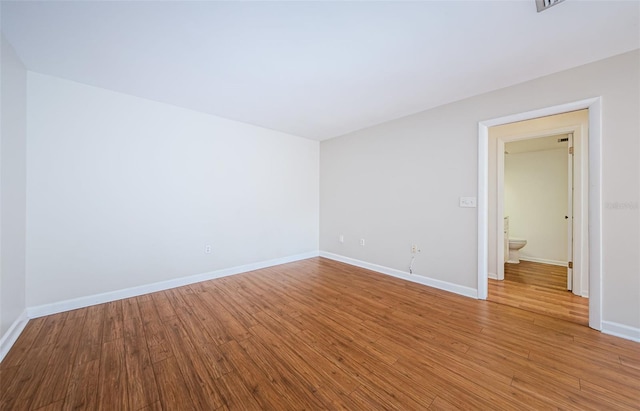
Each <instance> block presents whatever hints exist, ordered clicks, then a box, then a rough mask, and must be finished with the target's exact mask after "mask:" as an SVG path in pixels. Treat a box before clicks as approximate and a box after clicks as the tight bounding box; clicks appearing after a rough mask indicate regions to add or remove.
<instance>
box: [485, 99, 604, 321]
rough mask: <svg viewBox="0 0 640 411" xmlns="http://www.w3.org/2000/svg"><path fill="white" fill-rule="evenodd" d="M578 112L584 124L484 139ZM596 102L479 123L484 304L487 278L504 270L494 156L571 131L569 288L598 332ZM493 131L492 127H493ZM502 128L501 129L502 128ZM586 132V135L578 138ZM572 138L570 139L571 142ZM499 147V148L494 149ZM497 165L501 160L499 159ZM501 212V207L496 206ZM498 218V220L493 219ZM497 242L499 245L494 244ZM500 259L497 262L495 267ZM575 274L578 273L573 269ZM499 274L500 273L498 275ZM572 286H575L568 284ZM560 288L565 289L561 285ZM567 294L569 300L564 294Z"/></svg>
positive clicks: (598, 134)
mask: <svg viewBox="0 0 640 411" xmlns="http://www.w3.org/2000/svg"><path fill="white" fill-rule="evenodd" d="M582 109H588V111H584V115H585V116H586V117H585V120H584V123H581V122H580V121H578V122H575V121H574V122H573V123H571V124H568V125H567V124H564V125H560V126H558V125H554V126H547V127H542V128H541V129H538V130H534V131H531V130H529V131H527V132H523V131H522V130H520V132H519V133H513V130H511V131H510V132H509V133H507V134H505V135H503V136H501V137H502V138H503V140H501V138H500V137H497V136H495V135H492V136H491V138H490V136H489V134H490V129H491V130H493V129H494V127H495V126H509V125H516V124H518V123H519V122H520V123H525V121H524V120H531V121H532V122H536V121H545V120H544V118H550V117H554V116H555V115H561V116H563V115H564V116H570V115H571V114H572V113H577V112H579V111H580V110H582ZM600 119H601V102H600V99H599V98H594V99H589V100H583V101H578V102H574V103H567V104H563V105H560V106H555V107H548V108H545V109H540V110H535V111H532V112H527V113H519V114H513V115H509V116H505V117H500V118H494V119H491V120H486V121H482V122H480V123H479V134H478V136H479V155H478V171H479V178H478V244H479V248H478V298H481V299H486V298H487V296H488V286H489V284H488V283H489V281H488V280H489V277H493V278H497V277H498V275H499V271H500V269H501V267H502V270H503V269H504V265H503V262H504V241H503V236H504V235H503V232H504V228H503V221H502V217H503V216H504V214H503V213H504V210H503V209H501V210H498V207H499V201H498V196H497V180H498V176H497V168H498V162H499V161H500V157H499V156H497V152H500V154H503V153H504V143H505V141H504V138H507V137H508V136H509V135H510V136H515V137H517V138H515V139H516V140H517V139H527V138H533V137H537V136H542V135H546V136H551V135H553V134H561V133H567V134H568V133H570V132H572V131H575V130H577V131H578V132H580V133H581V135H580V136H578V139H577V145H575V144H574V150H577V151H579V152H580V159H578V160H577V163H576V166H575V167H574V170H575V171H576V172H577V173H579V174H578V175H574V179H575V180H576V181H577V189H578V190H579V193H578V194H576V195H577V196H578V198H579V202H578V203H577V205H574V208H573V209H574V211H575V215H574V221H575V222H576V224H574V239H576V241H574V251H575V250H576V249H577V250H578V255H576V254H575V253H574V256H573V261H572V263H573V267H574V269H576V265H578V266H579V267H577V268H579V272H580V273H581V274H580V275H579V276H578V277H576V276H574V277H575V278H577V280H578V281H579V282H580V284H578V285H577V286H574V287H572V288H573V293H575V294H577V295H581V296H583V297H588V307H589V326H590V327H592V328H595V329H601V327H602V324H601V321H602V308H601V283H600V282H601V266H600V264H601V257H602V256H601V253H602V243H601V241H602V239H601V231H600V224H601V221H600V206H601V187H600V167H601V164H600V147H601V120H600ZM581 124H582V125H581ZM495 128H497V127H495ZM505 128H507V127H505ZM583 129H588V131H589V132H588V133H587V132H584V133H582V131H583ZM576 134H577V133H575V134H574V137H575V135H576ZM574 143H575V142H574ZM501 144H502V147H500V145H501ZM501 161H503V160H501ZM502 207H504V205H502ZM498 216H500V218H498ZM498 240H500V241H499V242H498ZM498 260H500V263H498ZM576 271H578V270H576ZM502 275H504V271H503V272H502ZM573 284H575V282H573ZM565 286H566V284H565ZM567 295H573V294H572V293H567Z"/></svg>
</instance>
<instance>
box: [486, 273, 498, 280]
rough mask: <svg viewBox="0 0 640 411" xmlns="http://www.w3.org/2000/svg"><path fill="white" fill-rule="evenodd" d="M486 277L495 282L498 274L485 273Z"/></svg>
mask: <svg viewBox="0 0 640 411" xmlns="http://www.w3.org/2000/svg"><path fill="white" fill-rule="evenodd" d="M487 276H488V277H489V278H490V279H492V280H497V279H498V274H496V273H487Z"/></svg>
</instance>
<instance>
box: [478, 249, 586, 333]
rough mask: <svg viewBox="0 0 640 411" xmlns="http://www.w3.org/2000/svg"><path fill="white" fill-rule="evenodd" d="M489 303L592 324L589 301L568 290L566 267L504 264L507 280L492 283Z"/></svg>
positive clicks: (521, 263) (528, 262)
mask: <svg viewBox="0 0 640 411" xmlns="http://www.w3.org/2000/svg"><path fill="white" fill-rule="evenodd" d="M488 299H489V301H495V302H497V303H500V304H506V305H510V306H512V307H516V308H522V309H523V310H527V311H532V312H536V313H540V314H545V315H548V316H551V317H554V318H560V319H562V320H567V321H571V322H575V323H578V324H582V325H585V326H587V325H589V299H587V298H583V297H579V296H577V295H575V294H573V293H572V292H570V291H567V268H566V267H561V266H557V265H550V264H541V263H534V262H530V261H520V264H505V266H504V281H497V280H489V296H488Z"/></svg>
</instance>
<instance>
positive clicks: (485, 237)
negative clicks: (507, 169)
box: [477, 122, 497, 300]
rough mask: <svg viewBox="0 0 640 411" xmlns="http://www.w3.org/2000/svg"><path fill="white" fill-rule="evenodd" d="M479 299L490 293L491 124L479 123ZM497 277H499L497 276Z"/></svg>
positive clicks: (484, 298)
mask: <svg viewBox="0 0 640 411" xmlns="http://www.w3.org/2000/svg"><path fill="white" fill-rule="evenodd" d="M477 206H478V299H480V300H486V299H487V295H488V294H489V273H488V271H489V124H485V123H482V122H481V123H478V203H477ZM496 278H497V277H496Z"/></svg>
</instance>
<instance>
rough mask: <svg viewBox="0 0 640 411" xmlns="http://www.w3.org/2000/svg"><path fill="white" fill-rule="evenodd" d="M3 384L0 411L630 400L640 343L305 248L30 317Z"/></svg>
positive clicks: (4, 366) (637, 378) (635, 393)
mask: <svg viewBox="0 0 640 411" xmlns="http://www.w3.org/2000/svg"><path fill="white" fill-rule="evenodd" d="M524 267H526V264H525V265H523V266H522V267H520V269H521V271H524V270H523V268H524ZM520 275H523V273H522V272H521V273H520ZM525 277H526V276H525ZM527 281H528V280H527ZM533 283H535V284H533ZM528 285H532V286H533V285H535V286H536V287H543V285H541V284H540V283H539V281H538V280H537V279H536V280H535V281H533V282H530V283H529V284H528ZM492 287H493V288H492V290H493V292H494V295H495V293H496V287H495V286H492ZM557 291H560V290H557ZM564 292H566V291H564ZM0 383H1V384H0V409H1V410H7V411H8V410H11V411H14V410H16V411H20V410H36V409H40V410H67V409H80V410H82V409H84V410H98V409H105V410H134V411H137V410H229V411H232V410H263V409H267V410H293V409H308V410H322V409H327V410H338V409H346V410H372V409H376V410H378V409H402V410H426V409H433V410H440V409H504V410H514V409H518V410H521V409H522V410H527V409H535V410H540V409H585V410H589V409H593V410H602V409H607V410H632V409H636V410H637V409H640V394H639V393H640V344H639V343H635V342H631V341H627V340H623V339H620V338H616V337H612V336H608V335H604V334H601V333H599V332H597V331H595V330H592V329H589V328H588V327H584V326H581V325H579V324H576V323H573V322H570V321H566V320H565V319H562V318H554V317H551V316H548V315H544V314H543V313H535V312H530V311H524V310H522V309H519V308H515V307H510V306H508V305H504V304H497V303H495V302H492V301H478V300H474V299H470V298H465V297H461V296H458V295H454V294H451V293H447V292H444V291H440V290H436V289H432V288H429V287H425V286H422V285H419V284H415V283H410V282H406V281H402V280H399V279H396V278H393V277H389V276H385V275H382V274H378V273H374V272H371V271H368V270H364V269H360V268H357V267H353V266H349V265H345V264H342V263H338V262H335V261H331V260H327V259H323V258H312V259H308V260H304V261H299V262H295V263H290V264H285V265H281V266H277V267H271V268H266V269H262V270H257V271H253V272H249V273H245V274H239V275H235V276H231V277H226V278H221V279H217V280H211V281H206V282H202V283H198V284H193V285H190V286H185V287H180V288H176V289H172V290H167V291H162V292H158V293H154V294H149V295H144V296H139V297H135V298H130V299H126V300H121V301H114V302H110V303H107V304H102V305H96V306H93V307H88V308H85V309H81V310H76V311H73V312H68V313H61V314H56V315H52V316H49V317H44V318H38V319H35V320H32V321H30V322H29V323H28V324H27V327H26V328H25V330H24V332H23V333H22V335H21V336H20V338H19V339H18V341H17V342H16V344H15V345H14V346H13V348H12V349H11V351H10V352H9V353H8V354H7V356H6V358H5V359H4V361H3V362H2V363H1V364H0Z"/></svg>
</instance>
